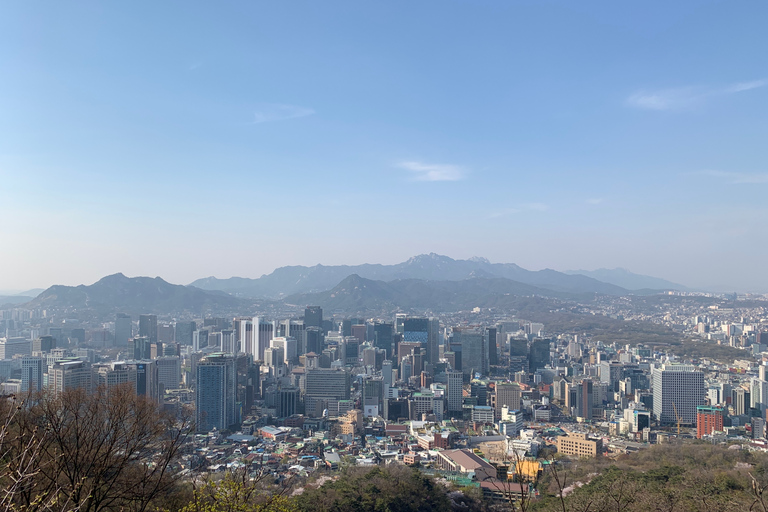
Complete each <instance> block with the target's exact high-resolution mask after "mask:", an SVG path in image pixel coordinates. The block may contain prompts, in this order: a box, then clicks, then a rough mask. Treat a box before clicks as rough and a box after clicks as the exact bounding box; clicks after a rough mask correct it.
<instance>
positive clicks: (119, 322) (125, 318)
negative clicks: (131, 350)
mask: <svg viewBox="0 0 768 512" xmlns="http://www.w3.org/2000/svg"><path fill="white" fill-rule="evenodd" d="M131 338H133V322H132V321H131V315H126V314H125V313H118V314H117V316H116V317H115V343H114V346H116V347H127V346H128V341H129V340H130V339H131Z"/></svg>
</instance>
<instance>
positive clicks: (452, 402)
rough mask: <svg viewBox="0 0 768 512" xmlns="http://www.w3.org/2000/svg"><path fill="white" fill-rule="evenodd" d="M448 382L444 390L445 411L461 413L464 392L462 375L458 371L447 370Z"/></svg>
mask: <svg viewBox="0 0 768 512" xmlns="http://www.w3.org/2000/svg"><path fill="white" fill-rule="evenodd" d="M445 373H446V376H447V377H448V382H447V384H446V388H445V398H446V411H448V412H449V413H456V412H461V411H462V400H463V390H464V374H463V373H462V372H460V371H458V370H448V371H447V372H445Z"/></svg>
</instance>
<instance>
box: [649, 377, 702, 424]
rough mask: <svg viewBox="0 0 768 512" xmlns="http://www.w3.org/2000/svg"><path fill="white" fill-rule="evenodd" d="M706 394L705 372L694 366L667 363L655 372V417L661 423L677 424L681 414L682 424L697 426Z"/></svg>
mask: <svg viewBox="0 0 768 512" xmlns="http://www.w3.org/2000/svg"><path fill="white" fill-rule="evenodd" d="M704 393H705V390H704V373H703V372H700V371H697V369H696V367H694V366H690V365H674V364H673V365H670V364H664V365H662V367H661V368H660V369H655V370H653V414H654V415H655V416H656V419H657V421H658V422H659V423H661V424H667V425H672V424H675V423H677V415H679V416H680V421H681V423H682V424H684V425H695V424H696V407H698V406H699V405H704ZM675 411H677V415H676V414H675Z"/></svg>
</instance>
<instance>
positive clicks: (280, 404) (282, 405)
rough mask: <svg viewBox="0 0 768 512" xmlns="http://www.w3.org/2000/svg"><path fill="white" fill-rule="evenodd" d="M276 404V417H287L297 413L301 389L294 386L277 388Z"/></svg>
mask: <svg viewBox="0 0 768 512" xmlns="http://www.w3.org/2000/svg"><path fill="white" fill-rule="evenodd" d="M276 406H277V407H276V409H277V410H276V412H277V417H278V418H287V417H288V416H293V415H294V414H296V413H298V412H299V409H300V406H301V390H299V388H296V387H285V388H280V389H278V390H277V404H276Z"/></svg>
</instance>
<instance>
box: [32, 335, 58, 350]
mask: <svg viewBox="0 0 768 512" xmlns="http://www.w3.org/2000/svg"><path fill="white" fill-rule="evenodd" d="M54 348H56V339H55V338H54V337H53V336H40V337H39V338H37V339H34V340H32V352H33V353H35V352H45V353H48V352H50V351H51V350H53V349H54Z"/></svg>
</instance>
